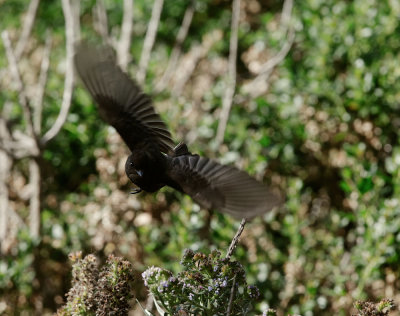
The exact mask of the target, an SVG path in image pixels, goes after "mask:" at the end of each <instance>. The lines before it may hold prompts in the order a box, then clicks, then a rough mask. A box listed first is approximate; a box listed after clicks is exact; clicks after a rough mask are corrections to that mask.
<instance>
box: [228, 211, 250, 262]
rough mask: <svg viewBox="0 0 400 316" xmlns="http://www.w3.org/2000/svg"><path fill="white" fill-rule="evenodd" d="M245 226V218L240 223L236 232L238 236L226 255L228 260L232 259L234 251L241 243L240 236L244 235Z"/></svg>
mask: <svg viewBox="0 0 400 316" xmlns="http://www.w3.org/2000/svg"><path fill="white" fill-rule="evenodd" d="M244 225H246V219H245V218H243V219H242V221H241V222H240V226H239V228H238V230H237V232H236V235H235V237H233V239H232V242H231V245H230V246H229V249H228V253H227V254H226V258H228V259H230V258H231V256H232V254H233V251H234V250H235V248H236V246H237V244H238V242H239V238H240V235H241V234H242V233H243V229H244Z"/></svg>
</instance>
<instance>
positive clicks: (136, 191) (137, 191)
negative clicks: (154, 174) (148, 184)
mask: <svg viewBox="0 0 400 316" xmlns="http://www.w3.org/2000/svg"><path fill="white" fill-rule="evenodd" d="M140 192H142V189H141V188H136V189H134V190H132V191H131V194H138V193H140Z"/></svg>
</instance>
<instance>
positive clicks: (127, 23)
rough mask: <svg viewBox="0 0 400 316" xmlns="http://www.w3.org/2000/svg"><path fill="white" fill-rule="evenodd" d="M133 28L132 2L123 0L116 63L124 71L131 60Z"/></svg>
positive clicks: (131, 0)
mask: <svg viewBox="0 0 400 316" xmlns="http://www.w3.org/2000/svg"><path fill="white" fill-rule="evenodd" d="M132 26H133V0H124V16H123V18H122V26H121V36H120V38H119V42H118V49H117V54H118V62H119V64H120V66H121V68H122V69H123V70H126V67H127V66H128V63H129V61H130V59H131V55H130V53H129V49H130V47H131V36H132Z"/></svg>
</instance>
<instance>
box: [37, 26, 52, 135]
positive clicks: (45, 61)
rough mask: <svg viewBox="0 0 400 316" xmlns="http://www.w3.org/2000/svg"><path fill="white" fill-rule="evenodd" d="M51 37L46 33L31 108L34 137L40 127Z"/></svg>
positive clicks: (39, 130) (38, 132)
mask: <svg viewBox="0 0 400 316" xmlns="http://www.w3.org/2000/svg"><path fill="white" fill-rule="evenodd" d="M51 43H52V37H51V34H50V32H47V33H46V44H45V47H44V51H43V57H42V63H41V65H40V74H39V79H38V89H37V94H36V100H35V103H34V108H33V128H34V130H35V133H36V135H40V132H41V127H42V108H43V96H44V90H45V87H46V82H47V73H48V71H49V66H50V50H51Z"/></svg>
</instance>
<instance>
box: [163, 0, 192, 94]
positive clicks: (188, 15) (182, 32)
mask: <svg viewBox="0 0 400 316" xmlns="http://www.w3.org/2000/svg"><path fill="white" fill-rule="evenodd" d="M195 3H196V1H195V0H192V1H190V4H189V5H188V7H187V8H186V11H185V15H184V16H183V20H182V25H181V27H180V28H179V31H178V35H177V36H176V41H175V44H174V47H173V48H172V52H171V57H170V58H169V61H168V66H167V69H166V70H165V72H164V74H163V76H162V78H161V79H160V81H159V82H158V83H157V85H156V87H155V92H156V93H157V92H160V91H162V90H164V89H165V87H166V86H167V84H168V81H169V79H170V78H171V76H172V74H173V72H174V71H175V70H176V65H177V64H178V60H179V57H180V55H181V51H182V44H183V42H184V40H185V39H186V36H187V34H188V31H189V27H190V24H192V19H193V14H194V11H195Z"/></svg>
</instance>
